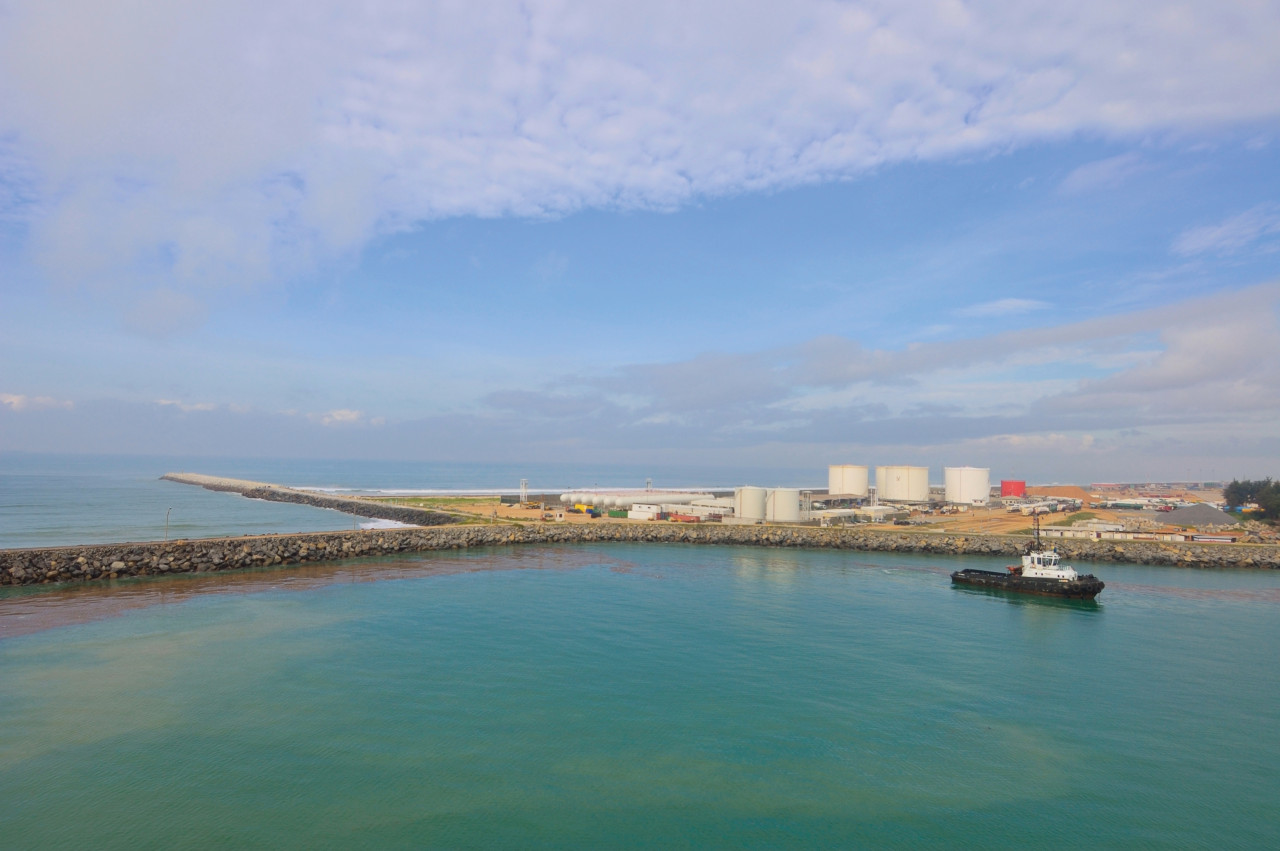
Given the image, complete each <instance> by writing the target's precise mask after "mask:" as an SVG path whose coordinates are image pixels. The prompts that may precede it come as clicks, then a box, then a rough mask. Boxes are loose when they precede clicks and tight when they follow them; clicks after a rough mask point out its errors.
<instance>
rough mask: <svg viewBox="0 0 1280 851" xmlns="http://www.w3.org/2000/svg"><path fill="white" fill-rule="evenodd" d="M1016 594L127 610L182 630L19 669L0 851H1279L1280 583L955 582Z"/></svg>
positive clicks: (418, 583)
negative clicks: (1175, 850)
mask: <svg viewBox="0 0 1280 851" xmlns="http://www.w3.org/2000/svg"><path fill="white" fill-rule="evenodd" d="M989 564H991V563H990V562H986V561H983V560H979V559H968V560H959V559H952V560H941V559H939V558H937V557H919V556H899V555H888V554H886V555H878V554H865V553H859V554H849V553H831V552H819V551H791V550H785V551H784V550H762V549H737V548H712V547H705V548H699V547H682V546H652V545H651V546H637V545H628V546H622V545H619V546H594V547H564V548H559V549H556V548H545V549H527V550H490V551H483V552H474V553H463V554H458V553H449V554H432V555H424V556H414V557H412V558H406V559H400V560H393V561H387V560H382V561H378V562H366V563H358V562H352V563H351V564H350V566H349V567H348V568H344V569H343V570H342V571H339V572H337V573H330V574H325V575H317V576H313V577H312V578H311V579H309V580H308V581H306V582H301V581H299V582H293V581H291V580H290V576H293V575H295V574H288V573H276V574H266V573H264V574H260V575H258V576H257V577H256V578H254V579H253V581H252V582H248V583H244V584H242V585H240V586H238V587H237V588H236V589H235V590H234V591H232V592H227V591H220V592H209V591H207V590H205V591H200V592H199V593H192V594H186V593H184V592H183V588H184V586H183V584H182V583H184V582H186V581H196V580H187V579H184V578H175V579H169V580H165V581H164V582H160V583H151V584H135V585H133V586H123V585H122V586H120V588H123V589H125V590H128V589H129V588H132V590H133V592H134V593H139V589H141V592H140V593H143V594H150V595H152V597H153V598H154V599H153V600H152V602H153V603H154V605H146V606H143V607H141V608H135V609H131V610H127V611H124V612H123V613H121V614H118V615H116V616H113V617H109V618H106V619H100V620H95V621H92V622H88V623H80V624H74V625H67V626H60V627H57V628H51V629H44V630H41V631H37V632H32V633H30V634H27V635H21V636H17V637H10V638H7V639H3V640H0V846H3V847H4V848H6V849H17V848H129V849H133V848H210V847H224V848H244V847H272V848H324V847H332V848H353V847H368V848H394V847H406V848H410V847H444V848H491V847H512V848H632V847H636V848H641V847H648V848H668V847H690V848H692V847H730V848H741V847H757V848H776V847H797V848H806V847H840V848H847V847H919V846H934V847H956V846H967V847H983V848H1025V847H1081V848H1083V847H1089V848H1096V847H1113V848H1120V847H1124V848H1131V847H1187V848H1190V847H1214V848H1223V847H1239V848H1268V847H1280V816H1277V812H1280V805H1277V800H1278V799H1280V768H1278V766H1280V720H1278V719H1280V677H1277V673H1276V661H1277V647H1278V646H1280V641H1278V639H1280V575H1276V574H1274V573H1265V572H1245V571H1230V572H1204V571H1188V570H1177V569H1169V568H1141V567H1122V566H1116V565H1090V566H1088V567H1089V568H1090V569H1092V570H1093V571H1094V572H1096V573H1099V574H1100V575H1102V576H1103V578H1104V579H1106V580H1107V582H1108V588H1107V590H1106V591H1104V592H1103V595H1102V598H1101V600H1100V602H1099V603H1098V604H1096V605H1090V604H1081V603H1067V602H1059V601H1053V600H1042V599H1039V598H1016V597H1006V596H1000V595H993V594H991V593H984V592H975V591H969V590H961V589H956V588H952V587H951V586H950V584H949V582H948V580H947V576H946V571H947V570H951V569H956V568H957V567H959V566H976V567H981V566H987V565H989ZM375 578H376V581H370V580H373V579H375ZM199 581H202V582H204V581H207V580H199ZM193 587H194V586H193ZM202 587H203V586H202ZM214 587H216V586H214ZM94 593H100V594H101V595H102V596H103V599H106V598H107V597H109V595H110V594H112V593H119V591H116V592H111V591H104V592H94ZM36 599H37V598H33V597H31V596H30V595H26V596H21V595H9V597H8V598H7V599H0V612H3V604H6V603H8V604H13V605H17V604H19V603H23V602H24V601H26V602H27V603H30V602H31V601H32V600H36Z"/></svg>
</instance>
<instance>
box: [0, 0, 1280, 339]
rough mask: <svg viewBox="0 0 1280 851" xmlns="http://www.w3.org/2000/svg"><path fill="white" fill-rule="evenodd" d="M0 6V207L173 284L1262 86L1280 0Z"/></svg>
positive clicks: (1196, 117)
mask: <svg viewBox="0 0 1280 851" xmlns="http://www.w3.org/2000/svg"><path fill="white" fill-rule="evenodd" d="M3 14H4V16H5V17H4V25H3V26H2V27H0V138H4V139H11V140H13V141H12V143H11V144H8V145H7V153H5V154H4V155H3V156H0V168H3V169H4V170H5V173H6V175H8V176H9V177H10V178H12V179H9V180H8V185H11V186H12V185H17V184H16V183H14V182H13V180H16V179H17V178H13V177H12V176H13V175H19V174H20V175H21V180H20V183H21V186H22V187H23V188H22V191H21V193H20V195H21V203H19V201H16V200H13V198H17V197H18V196H17V195H14V193H13V191H12V190H11V191H10V193H9V194H10V195H11V196H12V198H10V199H9V200H4V199H5V198H6V197H7V196H5V195H3V194H0V204H7V205H8V206H9V207H10V208H11V209H9V210H6V211H3V214H4V215H10V216H12V215H19V216H22V217H24V220H25V221H27V222H29V223H30V225H31V227H32V243H31V245H32V247H33V249H34V251H35V253H36V256H37V257H38V258H39V260H40V262H41V263H42V264H43V268H44V269H45V271H46V272H47V273H49V274H50V275H52V276H53V277H55V278H58V279H61V280H64V281H67V282H71V283H73V284H75V285H76V286H82V285H97V286H101V287H104V288H108V289H111V288H125V289H129V290H135V289H138V290H144V291H152V290H154V291H167V292H172V293H175V294H181V295H185V296H187V297H189V298H192V299H201V298H204V297H205V295H204V294H205V293H207V292H208V291H209V290H212V289H217V288H223V287H243V286H252V285H255V284H259V283H262V282H266V281H278V280H281V279H283V278H287V277H289V276H291V275H296V274H298V273H299V272H301V271H304V270H306V269H309V268H312V267H313V266H314V265H315V264H316V263H320V262H330V261H332V260H333V259H334V258H336V257H340V256H343V255H348V254H351V253H353V252H354V251H356V250H358V249H359V248H360V247H362V246H363V245H364V244H365V243H366V242H367V241H368V239H369V238H370V237H371V236H372V235H373V234H375V233H378V232H379V231H387V230H392V229H396V228H401V227H404V226H406V225H408V224H411V223H413V222H415V221H419V220H424V219H432V218H439V217H447V216H459V215H483V216H492V215H508V214H516V215H544V214H559V213H563V212H567V211H572V210H577V209H581V208H584V207H594V206H604V207H624V208H625V207H648V208H667V207H671V206H674V205H679V204H682V203H685V202H687V201H688V200H690V199H693V198H697V197H701V196H708V195H718V194H724V193H734V192H743V191H751V190H756V189H762V188H769V187H779V186H787V185H794V184H801V183H806V182H812V181H818V180H827V179H832V178H839V177H844V176H850V175H857V174H859V173H862V172H864V171H866V170H868V169H873V168H876V167H878V166H881V165H883V164H886V163H893V162H900V161H906V160H916V159H936V158H943V157H950V156H955V155H959V154H966V153H971V152H978V151H1002V150H1007V149H1009V148H1010V147H1013V146H1017V145H1021V144H1027V143H1030V142H1034V141H1038V140H1045V139H1057V138H1064V137H1067V136H1071V135H1074V134H1089V135H1093V136H1097V135H1101V136H1104V137H1117V136H1132V135H1134V134H1148V133H1151V132H1156V133H1159V132H1163V131H1166V130H1175V131H1197V130H1199V129H1201V128H1204V127H1207V126H1210V125H1213V124H1216V123H1222V122H1236V123H1242V122H1250V121H1255V120H1258V119H1265V118H1271V117H1274V116H1275V115H1276V114H1277V112H1278V111H1280V103H1278V102H1277V99H1276V97H1275V92H1277V91H1280V60H1278V59H1277V53H1276V51H1275V45H1276V44H1277V43H1280V7H1277V6H1276V5H1275V4H1267V3H1250V2H1243V0H1242V2H1236V3H1224V2H1223V0H1190V2H1185V3H1181V4H1179V5H1178V6H1177V7H1176V8H1166V9H1154V10H1153V9H1152V7H1151V6H1150V4H1147V3H1138V2H1129V3H1115V2H1101V0H1097V1H1096V2H1082V3H1073V4H1067V5H1063V4H1060V3H1050V2H1038V3H1027V2H1021V0H1019V2H1015V0H1006V2H992V3H985V4H982V5H978V4H973V3H963V2H959V0H950V2H935V0H903V2H893V3H889V2H875V1H874V0H872V1H871V2H861V3H836V2H830V0H805V2H796V3H788V4H777V3H754V4H752V3H748V4H744V3H742V2H727V0H725V1H724V2H705V3H698V4H693V5H690V4H686V3H676V2H655V3H646V4H641V5H637V4H627V3H620V2H619V3H607V2H602V3H590V4H566V3H563V2H561V1H560V0H530V1H529V2H520V3H518V2H515V1H514V0H511V1H510V2H497V3H490V4H484V5H483V6H482V7H480V8H477V6H476V4H474V3H452V2H436V3H421V4H403V3H394V2H385V3H380V2H372V3H368V4H362V5H360V6H358V7H352V6H351V5H350V4H343V3H337V2H326V0H309V2H305V3H304V2H293V3H288V2H286V3H275V4H265V5H264V4H261V3H250V2H247V0H228V2H223V3H213V4H210V3H196V2H185V3H183V2H172V0H140V2H137V3H133V4H129V5H127V6H119V5H118V4H114V5H113V4H103V3H101V2H96V0H64V2H59V3H47V2H40V0H25V2H24V0H17V1H16V2H10V3H9V4H8V5H7V7H6V9H5V11H4V13H3ZM50 56H56V57H57V61H50V60H49V57H50ZM1130 165H1131V164H1130ZM1126 167H1128V166H1126V165H1125V164H1124V163H1122V162H1121V163H1115V162H1113V163H1111V164H1110V165H1102V164H1099V165H1097V166H1096V167H1095V169H1094V172H1095V173H1094V179H1097V178H1098V177H1099V176H1102V177H1105V176H1106V175H1107V174H1108V173H1109V174H1111V176H1112V177H1113V178H1114V177H1115V176H1117V175H1122V174H1123V172H1124V171H1125V168H1126ZM1087 176H1088V175H1087V174H1086V175H1085V176H1084V177H1077V178H1076V179H1075V180H1076V182H1080V181H1085V182H1087V181H1086V180H1085V177H1087ZM1070 181H1071V179H1070V178H1069V182H1070ZM5 182H6V181H2V180H0V183H5ZM35 210H38V211H39V213H38V215H37V214H36V213H35V212H32V211H35ZM170 307H172V305H170ZM161 312H164V311H163V310H162V311H161ZM169 312H170V313H172V310H170V311H169ZM139 321H140V322H141V324H142V325H143V326H147V325H148V324H154V323H155V318H154V316H149V315H147V314H146V311H145V310H144V311H143V316H142V318H141V320H139ZM182 321H190V320H188V319H186V318H180V319H179V320H177V322H178V323H180V322H182Z"/></svg>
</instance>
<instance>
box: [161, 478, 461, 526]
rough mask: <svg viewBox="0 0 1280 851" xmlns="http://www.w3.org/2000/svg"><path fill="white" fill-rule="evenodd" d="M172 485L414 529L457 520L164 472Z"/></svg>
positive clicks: (323, 495) (241, 481) (277, 487)
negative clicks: (330, 512)
mask: <svg viewBox="0 0 1280 851" xmlns="http://www.w3.org/2000/svg"><path fill="white" fill-rule="evenodd" d="M160 478H161V479H163V480H165V481H169V482H178V483H179V484H184V485H196V486H198V487H202V488H204V489H205V490H211V491H223V492H226V493H238V494H240V495H241V496H246V497H248V498H249V499H266V500H270V501H271V502H292V503H295V504H297V505H312V506H315V507H316V508H332V509H333V510H334V511H342V512H344V513H346V514H354V515H356V516H357V517H368V518H370V519H373V520H394V521H396V522H398V523H408V524H409V525H411V526H443V525H446V524H449V523H457V522H458V518H457V517H455V516H453V515H451V514H445V513H443V512H440V511H432V510H431V509H429V508H414V507H412V506H408V505H388V504H387V503H385V502H372V501H370V500H367V499H357V498H355V497H349V496H336V495H334V494H326V493H316V492H315V491H308V490H299V489H298V488H287V487H284V486H283V485H273V484H270V483H268V482H251V481H247V480H245V479H227V478H223V477H221V476H206V475H203V474H201V473H165V474H164V475H163V476H161V477H160Z"/></svg>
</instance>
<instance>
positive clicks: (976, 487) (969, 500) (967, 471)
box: [942, 467, 991, 505]
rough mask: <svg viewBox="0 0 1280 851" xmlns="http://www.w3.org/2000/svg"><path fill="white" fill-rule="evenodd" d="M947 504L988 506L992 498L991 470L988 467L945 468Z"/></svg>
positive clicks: (943, 474)
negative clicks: (988, 501)
mask: <svg viewBox="0 0 1280 851" xmlns="http://www.w3.org/2000/svg"><path fill="white" fill-rule="evenodd" d="M942 476H943V479H944V480H945V483H946V494H947V502H949V503H952V504H955V505H986V504H987V500H989V499H990V498H991V470H990V469H989V468H987V467H944V468H943V469H942Z"/></svg>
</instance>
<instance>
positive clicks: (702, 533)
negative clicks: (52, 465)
mask: <svg viewBox="0 0 1280 851" xmlns="http://www.w3.org/2000/svg"><path fill="white" fill-rule="evenodd" d="M309 504H310V503H309ZM325 507H329V506H325ZM365 516H377V515H365ZM391 519H395V518H391ZM450 520H452V518H450ZM619 542H625V543H669V544H706V545H721V546H752V547H810V548H818V549H840V550H863V551H874V552H913V553H937V554H939V555H947V556H951V555H975V556H1002V557H1006V558H1010V559H1012V558H1013V557H1015V556H1017V555H1018V554H1019V553H1020V552H1021V551H1022V548H1023V547H1025V546H1026V544H1027V538H1026V537H1020V536H997V535H955V534H939V533H936V532H933V533H931V532H917V531H909V530H901V531H899V530H886V529H864V528H857V527H852V528H829V529H822V528H816V527H799V526H792V527H787V526H720V525H716V524H706V525H698V526H694V525H685V524H670V523H658V522H654V523H609V522H607V521H599V522H594V523H528V524H494V525H448V526H428V527H423V528H407V529H372V530H362V531H345V532H317V533H307V534H296V535H264V536H257V537H244V538H210V539H204V540H195V541H169V542H160V541H156V542H149V543H136V544H99V545H90V546H77V547H50V548H41V549H15V550H0V585H33V584H39V583H51V582H84V581H94V580H102V579H114V578H120V577H127V576H151V575H160V574H172V573H203V572H210V571H221V570H236V569H240V568H248V567H261V566H268V565H289V564H309V563H315V562H325V561H335V560H339V559H347V558H356V557H360V556H383V555H391V554H396V553H414V552H426V551H430V550H448V549H458V548H465V547H505V546H514V545H522V544H523V545H527V544H543V545H545V544H590V543H619ZM1057 547H1058V550H1059V551H1060V552H1061V553H1063V557H1064V559H1066V560H1068V561H1070V560H1078V561H1113V562H1129V563H1136V564H1160V565H1172V566H1180V567H1198V568H1217V567H1252V568H1269V569H1277V568H1280V547H1278V546H1274V545H1253V544H1193V543H1173V542H1162V541H1091V540H1085V539H1065V540H1063V541H1060V542H1057Z"/></svg>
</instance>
